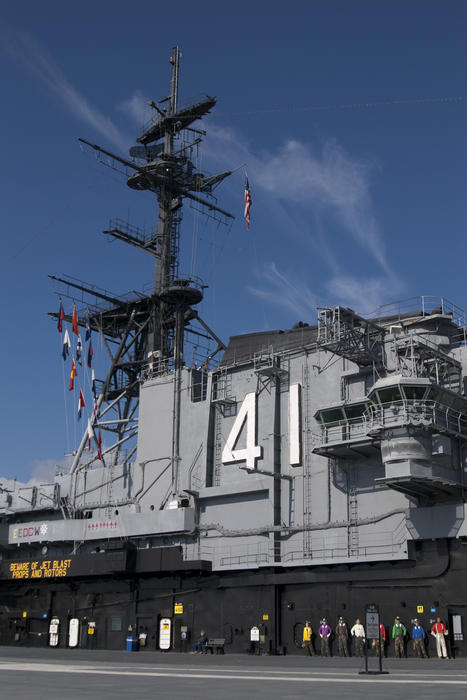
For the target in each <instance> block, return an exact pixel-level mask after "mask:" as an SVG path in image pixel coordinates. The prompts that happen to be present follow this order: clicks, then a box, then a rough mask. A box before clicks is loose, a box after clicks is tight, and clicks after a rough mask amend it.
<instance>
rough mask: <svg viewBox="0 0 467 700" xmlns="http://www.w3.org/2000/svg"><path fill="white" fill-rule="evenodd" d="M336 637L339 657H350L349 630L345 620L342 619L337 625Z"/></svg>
mask: <svg viewBox="0 0 467 700" xmlns="http://www.w3.org/2000/svg"><path fill="white" fill-rule="evenodd" d="M335 632H336V637H337V649H338V651H339V656H348V655H349V646H348V642H349V628H348V627H347V623H346V622H344V618H343V617H340V618H339V622H338V623H337V625H336V629H335Z"/></svg>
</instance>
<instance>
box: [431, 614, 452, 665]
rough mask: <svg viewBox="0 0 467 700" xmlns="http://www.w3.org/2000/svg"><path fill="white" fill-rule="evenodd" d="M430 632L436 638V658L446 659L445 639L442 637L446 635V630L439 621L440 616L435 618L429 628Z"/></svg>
mask: <svg viewBox="0 0 467 700" xmlns="http://www.w3.org/2000/svg"><path fill="white" fill-rule="evenodd" d="M431 634H432V636H433V637H434V638H435V639H436V653H437V654H438V659H447V658H448V654H447V651H446V641H445V639H444V638H445V637H446V636H447V634H448V631H447V629H446V627H445V626H444V624H443V623H442V622H441V618H440V617H437V618H436V622H435V624H434V625H433V627H432V628H431Z"/></svg>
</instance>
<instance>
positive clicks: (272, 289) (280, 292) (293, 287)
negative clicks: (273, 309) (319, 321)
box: [247, 262, 317, 320]
mask: <svg viewBox="0 0 467 700" xmlns="http://www.w3.org/2000/svg"><path fill="white" fill-rule="evenodd" d="M259 279H260V281H261V283H262V286H261V287H253V286H249V287H247V289H248V290H249V291H250V292H251V293H252V294H254V295H255V296H257V297H259V298H260V299H264V300H265V301H267V302H269V303H272V304H275V305H276V306H279V307H281V308H283V309H284V310H285V311H289V312H292V313H293V314H294V315H295V316H297V319H298V318H300V319H301V320H308V319H310V318H311V317H312V316H313V315H314V309H315V307H316V304H317V299H316V296H315V295H314V293H313V292H312V291H311V289H310V288H309V287H308V285H307V284H306V283H304V282H301V281H300V280H298V279H297V278H296V275H295V276H294V275H292V274H289V273H283V272H280V270H278V269H277V266H276V264H275V263H273V262H271V263H267V264H265V265H264V266H263V267H262V269H261V271H260V274H259Z"/></svg>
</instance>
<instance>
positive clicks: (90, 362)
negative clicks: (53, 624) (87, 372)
mask: <svg viewBox="0 0 467 700" xmlns="http://www.w3.org/2000/svg"><path fill="white" fill-rule="evenodd" d="M93 355H94V350H93V349H92V342H91V341H89V346H88V367H89V368H91V365H92V356H93Z"/></svg>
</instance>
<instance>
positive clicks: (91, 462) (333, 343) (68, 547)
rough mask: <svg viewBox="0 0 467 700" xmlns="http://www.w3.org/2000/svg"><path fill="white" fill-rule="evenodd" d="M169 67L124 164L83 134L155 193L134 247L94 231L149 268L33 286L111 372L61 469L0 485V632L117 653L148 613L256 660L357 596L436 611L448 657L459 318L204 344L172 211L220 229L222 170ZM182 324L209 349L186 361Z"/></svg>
mask: <svg viewBox="0 0 467 700" xmlns="http://www.w3.org/2000/svg"><path fill="white" fill-rule="evenodd" d="M178 60H179V52H178V49H174V51H173V54H172V58H171V63H172V84H171V95H170V98H169V102H168V106H166V107H161V106H160V105H161V103H158V104H157V105H156V104H154V103H153V106H154V109H155V111H156V112H157V116H156V119H155V122H154V123H152V124H151V125H150V126H149V128H148V129H147V130H146V131H145V132H144V133H143V135H142V136H141V137H140V138H139V139H138V141H139V143H140V146H138V147H134V149H133V151H132V152H131V154H132V156H133V160H125V159H122V158H119V157H117V156H114V155H113V154H109V153H108V152H106V151H103V149H101V148H100V147H98V146H94V145H93V144H89V145H90V146H91V147H92V148H93V149H95V150H96V151H98V152H103V153H105V154H106V155H107V156H111V157H112V158H115V162H117V163H119V165H121V166H122V167H125V168H129V169H130V175H129V178H128V185H129V186H130V187H132V188H133V189H136V190H149V191H151V192H153V193H154V195H155V196H156V198H157V202H158V207H159V218H158V225H157V229H156V231H155V233H154V234H153V235H151V236H149V237H147V236H146V237H145V236H143V235H142V234H141V232H139V231H138V230H137V229H132V228H130V227H129V226H125V225H122V224H121V223H119V222H113V224H112V225H111V226H110V227H109V229H108V230H107V231H106V233H107V234H108V235H111V236H113V237H114V238H118V239H119V240H122V241H123V242H125V243H127V244H131V245H134V246H137V247H138V248H140V249H141V250H142V251H144V252H145V253H149V254H150V255H152V256H153V257H154V258H155V261H156V275H155V283H154V289H153V291H152V292H151V294H149V295H143V294H141V295H135V296H133V297H129V298H128V297H113V296H109V295H108V294H106V293H104V292H102V291H99V290H97V289H96V288H95V287H92V288H90V287H88V286H86V285H84V284H82V283H79V282H77V281H76V280H74V281H73V280H69V279H67V278H60V279H58V278H54V279H56V280H57V279H58V281H59V282H60V284H61V285H62V292H63V290H64V289H66V290H67V292H68V294H69V296H70V297H71V298H73V299H75V298H76V297H75V296H74V293H75V291H76V292H77V291H79V293H80V294H85V295H87V296H86V302H87V303H86V306H85V307H83V308H79V309H78V317H79V323H80V325H82V326H83V327H84V325H85V323H89V324H90V327H91V329H92V330H93V331H94V332H98V333H100V335H101V337H102V338H103V340H104V342H105V343H106V345H107V347H108V349H109V353H110V358H111V361H110V367H109V372H108V374H107V376H106V377H105V378H104V379H103V380H102V381H101V382H99V391H98V397H97V398H96V403H95V413H94V414H93V418H92V420H91V421H90V424H89V425H88V427H87V429H85V430H84V433H83V438H82V441H81V444H80V445H79V447H78V449H77V452H76V455H75V457H74V461H73V465H72V467H71V470H70V472H69V473H66V474H62V475H57V477H56V478H55V480H54V482H53V483H50V484H41V485H37V484H35V485H30V484H16V485H15V486H14V487H12V488H3V490H2V491H1V492H0V518H1V523H0V527H1V543H0V544H1V553H2V555H1V556H2V559H1V584H0V605H1V607H0V615H1V616H2V617H3V624H2V625H1V626H0V630H1V631H0V635H1V637H0V639H1V641H2V642H3V643H16V642H25V643H47V640H49V635H48V634H47V631H46V628H47V625H48V623H49V621H50V620H51V619H52V618H54V619H55V618H57V619H59V620H61V625H62V627H61V629H62V631H61V636H60V640H61V641H60V644H62V645H63V646H66V645H67V639H68V637H67V633H66V629H67V625H68V621H69V620H70V619H74V620H76V619H77V620H79V625H80V626H81V628H82V629H81V636H80V639H81V641H80V643H81V644H83V645H88V646H89V645H90V644H93V645H95V646H100V647H108V648H119V647H121V645H122V644H123V639H124V636H125V634H126V632H127V630H128V629H129V628H131V629H132V630H133V631H136V632H137V633H138V634H141V635H143V638H144V640H145V642H146V640H147V648H154V647H156V648H157V646H158V644H159V627H160V620H161V619H170V620H172V622H173V627H172V631H171V646H172V647H173V648H175V649H179V648H183V645H184V644H185V645H186V644H189V642H188V641H187V639H188V640H189V637H190V634H192V635H193V634H196V632H197V631H199V628H200V627H205V628H207V629H208V630H209V632H210V634H211V635H214V636H218V637H223V638H225V640H226V647H228V646H229V645H230V647H231V648H232V649H234V650H241V649H243V648H244V647H245V644H246V643H247V641H248V640H249V630H250V628H251V627H253V626H259V627H260V629H261V640H262V644H263V645H264V648H265V649H267V650H268V651H270V652H271V653H278V652H282V651H284V650H287V651H288V652H292V651H294V649H296V648H297V647H298V646H299V645H300V639H301V638H300V634H301V625H302V624H303V623H304V621H305V619H312V620H313V621H314V624H315V625H316V626H317V623H318V620H319V619H321V617H322V616H324V615H325V616H326V617H327V618H328V619H330V620H334V618H335V619H336V620H337V617H338V615H344V616H346V617H347V618H348V619H349V620H350V619H354V618H355V617H357V616H358V615H360V616H362V615H363V611H364V608H365V605H366V604H367V603H375V604H377V605H378V606H379V608H380V612H381V615H382V617H383V618H384V620H385V621H386V624H387V625H389V623H390V622H391V620H392V619H393V617H394V616H395V615H396V614H399V615H401V617H404V618H405V620H406V622H407V624H408V623H409V622H410V620H411V619H413V618H414V617H417V616H418V617H419V618H422V619H423V620H424V623H425V626H428V625H429V623H430V620H432V619H434V617H436V616H437V615H438V614H439V615H441V616H442V617H443V618H444V619H445V620H446V621H447V622H449V629H450V634H451V645H452V648H453V652H454V651H455V652H456V653H459V654H463V653H465V652H466V650H467V647H466V646H465V644H464V640H463V631H462V624H463V615H464V613H465V610H466V608H467V595H466V593H465V587H464V586H463V584H462V578H463V577H464V576H465V574H466V572H467V557H466V548H465V543H467V519H466V512H465V485H464V481H465V467H466V459H467V452H466V443H465V441H466V439H467V398H466V397H465V382H466V373H467V372H466V370H467V366H466V363H467V350H466V342H465V341H466V324H465V314H464V312H463V311H462V310H461V309H460V308H458V307H457V306H456V305H454V304H453V303H451V302H449V301H447V300H446V299H443V298H440V297H427V296H424V297H419V298H414V299H409V300H406V301H405V302H403V303H399V304H391V305H388V306H387V307H384V308H381V309H380V310H379V311H378V313H377V314H375V315H374V316H373V317H371V318H364V317H362V316H361V315H358V314H357V313H355V312H354V311H353V310H352V309H349V308H346V307H342V306H336V307H332V308H320V309H318V315H317V323H316V324H315V325H308V324H307V323H303V322H299V323H297V324H296V326H294V327H293V328H292V329H289V330H276V331H265V332H259V333H251V334H246V335H240V336H233V337H231V338H230V341H229V343H228V345H227V347H225V346H224V345H223V343H222V341H221V340H220V339H219V338H218V337H217V336H216V334H215V333H214V332H213V331H212V330H211V329H210V327H209V326H208V324H207V323H206V321H205V320H203V319H202V318H201V316H200V314H199V312H198V311H197V310H196V308H195V307H196V305H197V304H198V303H199V302H200V301H201V300H202V297H203V292H204V287H203V285H202V283H201V281H200V280H197V279H196V278H194V277H193V275H181V274H180V273H179V270H178V260H179V256H178V246H179V238H180V223H181V210H182V205H183V200H184V199H185V198H189V199H191V200H192V201H194V202H196V203H197V205H198V206H200V207H202V208H205V209H206V208H207V210H208V211H209V212H211V213H213V214H215V215H216V216H221V217H230V215H229V214H228V212H225V211H224V210H222V209H221V208H220V207H218V205H217V200H215V199H214V198H213V196H212V190H213V188H214V187H215V186H216V185H217V184H219V183H220V182H221V181H222V180H223V179H224V178H225V177H227V176H228V175H229V174H230V172H224V173H218V174H217V175H213V176H210V177H208V176H205V175H203V174H202V173H200V172H197V171H196V169H195V168H194V166H193V162H192V159H191V153H192V152H193V149H194V148H195V147H197V144H198V142H199V141H200V138H198V137H200V136H202V134H203V132H202V131H200V130H199V129H197V128H193V127H192V126H191V125H192V123H193V122H194V121H196V120H197V119H199V118H202V116H203V115H204V114H206V113H207V112H208V111H209V110H210V109H211V108H212V107H213V106H214V105H215V99H214V98H211V97H208V98H206V99H204V100H202V101H200V102H199V103H197V104H195V105H191V106H189V107H187V108H182V109H180V108H179V107H178V104H177V99H178V97H177V91H178ZM85 143H87V142H85ZM91 297H93V299H94V302H93V303H91V301H90V298H91ZM87 317H89V319H87ZM66 320H68V321H70V320H71V319H70V318H68V319H66ZM187 333H192V334H193V333H194V334H198V336H199V337H203V338H205V339H206V341H207V342H208V341H210V342H211V344H210V346H209V347H208V346H207V349H206V352H205V354H204V356H203V357H201V358H196V361H195V360H194V359H193V358H190V360H188V359H187V353H186V352H185V337H186V334H187ZM217 358H220V359H219V361H217ZM216 361H217V363H216ZM104 430H107V431H108V433H107V434H112V435H113V441H112V442H110V443H109V442H106V443H105V444H106V449H105V450H104V451H103V452H101V450H100V449H98V446H97V444H95V449H94V450H93V451H92V452H91V453H89V452H88V451H87V450H86V449H85V448H86V445H87V443H88V441H91V442H93V441H94V442H95V441H96V440H97V438H96V434H97V432H98V431H104ZM90 622H92V623H93V624H94V627H91V628H90V629H93V630H94V631H93V632H92V633H91V634H88V632H89V629H88V626H89V624H90ZM41 630H42V631H41ZM182 632H183V633H184V636H183V635H182ZM144 635H146V637H144Z"/></svg>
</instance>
